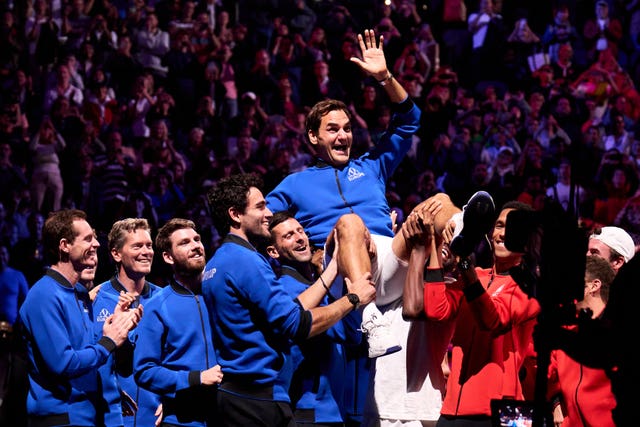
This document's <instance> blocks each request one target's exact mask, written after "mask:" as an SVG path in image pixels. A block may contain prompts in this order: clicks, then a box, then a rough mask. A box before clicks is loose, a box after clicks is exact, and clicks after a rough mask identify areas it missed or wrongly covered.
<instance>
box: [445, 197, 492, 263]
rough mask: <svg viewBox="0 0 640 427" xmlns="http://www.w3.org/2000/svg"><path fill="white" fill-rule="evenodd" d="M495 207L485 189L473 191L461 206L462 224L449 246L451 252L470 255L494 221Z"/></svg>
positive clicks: (463, 255)
mask: <svg viewBox="0 0 640 427" xmlns="http://www.w3.org/2000/svg"><path fill="white" fill-rule="evenodd" d="M495 210H496V207H495V205H494V203H493V199H492V198H491V195H489V193H487V192H486V191H478V192H477V193H475V194H474V195H473V196H471V198H470V199H469V201H468V202H467V204H466V205H465V206H464V207H463V208H462V222H463V226H462V229H461V230H460V232H459V233H458V231H457V230H456V233H455V234H456V235H455V236H454V238H453V240H451V244H450V245H449V247H450V248H451V252H453V253H454V254H456V255H458V256H459V257H462V258H465V257H468V256H469V255H471V253H472V252H473V250H474V249H475V248H476V246H478V244H479V243H480V241H481V240H482V238H483V237H484V236H485V235H486V234H487V233H489V231H491V228H492V227H493V225H494V222H495Z"/></svg>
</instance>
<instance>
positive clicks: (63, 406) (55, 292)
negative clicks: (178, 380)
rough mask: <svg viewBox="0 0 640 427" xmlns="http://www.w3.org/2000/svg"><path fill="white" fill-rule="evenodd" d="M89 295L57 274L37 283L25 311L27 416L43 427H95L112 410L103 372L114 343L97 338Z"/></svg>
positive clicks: (22, 317)
mask: <svg viewBox="0 0 640 427" xmlns="http://www.w3.org/2000/svg"><path fill="white" fill-rule="evenodd" d="M91 314H92V307H91V301H90V300H89V294H88V292H87V290H86V289H85V288H84V287H83V286H81V285H72V284H71V283H69V281H68V280H67V279H65V278H64V277H63V276H62V275H61V274H60V273H58V272H57V271H55V270H53V269H49V270H47V272H46V274H45V275H44V276H43V277H42V278H41V279H40V280H38V281H37V282H36V283H35V284H34V285H33V287H32V288H31V290H30V291H29V292H28V294H27V298H26V299H25V302H24V304H23V305H22V307H21V308H20V320H19V321H20V323H21V326H22V333H23V338H24V340H25V344H26V349H27V353H28V358H29V394H28V396H27V413H28V416H29V418H30V419H31V420H32V421H35V422H39V423H42V425H49V426H59V425H69V424H71V425H74V426H92V427H93V426H96V425H99V424H100V423H101V421H102V420H101V417H102V414H103V413H104V412H105V411H106V409H107V404H106V402H105V401H104V399H103V396H102V390H101V388H100V385H99V381H98V368H99V367H100V366H102V365H104V364H105V363H107V360H108V358H109V355H110V354H111V352H113V351H114V350H115V348H116V346H115V343H114V342H113V341H112V340H111V339H109V338H107V337H101V338H100V339H99V340H97V342H96V339H95V336H94V329H93V322H92V316H91Z"/></svg>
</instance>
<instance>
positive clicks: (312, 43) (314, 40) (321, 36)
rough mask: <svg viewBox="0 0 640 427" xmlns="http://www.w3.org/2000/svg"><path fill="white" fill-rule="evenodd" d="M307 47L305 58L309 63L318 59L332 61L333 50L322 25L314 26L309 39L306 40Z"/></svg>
mask: <svg viewBox="0 0 640 427" xmlns="http://www.w3.org/2000/svg"><path fill="white" fill-rule="evenodd" d="M305 49H306V54H305V58H306V61H307V63H308V65H310V64H313V63H315V62H316V61H325V62H327V63H329V62H330V61H331V52H330V51H329V45H328V43H327V36H326V33H325V31H324V29H323V28H321V27H318V26H316V27H313V29H312V30H311V33H310V35H309V39H308V40H307V41H306V46H305Z"/></svg>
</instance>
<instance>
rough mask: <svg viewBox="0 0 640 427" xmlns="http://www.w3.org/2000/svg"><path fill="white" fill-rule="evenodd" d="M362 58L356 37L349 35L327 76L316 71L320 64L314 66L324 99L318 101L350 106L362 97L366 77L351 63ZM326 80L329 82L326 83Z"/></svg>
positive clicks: (330, 64)
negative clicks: (334, 100) (338, 100)
mask: <svg viewBox="0 0 640 427" xmlns="http://www.w3.org/2000/svg"><path fill="white" fill-rule="evenodd" d="M385 42H386V39H385ZM386 54H387V48H386V47H385V55H386ZM360 56H361V53H360V49H359V47H358V42H357V40H356V38H355V36H354V35H351V34H348V35H345V36H344V37H343V39H342V43H341V44H340V49H339V50H338V51H337V52H334V54H333V55H332V57H331V60H330V61H329V69H328V70H327V71H328V74H327V75H326V76H325V75H324V71H323V70H322V71H319V70H317V69H316V67H317V66H318V63H315V64H314V69H313V73H314V74H315V76H316V81H317V82H318V84H319V85H320V93H321V94H322V96H323V97H324V98H323V97H320V98H318V99H317V100H320V99H326V98H337V99H343V100H344V101H345V103H347V104H350V103H352V102H354V101H355V100H356V99H358V98H359V97H360V96H361V94H362V89H361V88H362V81H363V79H364V75H363V74H362V71H361V70H360V68H358V66H357V65H356V64H355V63H354V62H353V61H351V58H353V57H356V58H359V57H360ZM393 64H394V62H390V64H389V65H391V66H392V65H393ZM318 73H320V74H318ZM325 78H328V79H329V80H328V81H326V80H325ZM323 81H325V82H326V84H327V86H328V87H326V88H325V87H324V84H323V83H322V82H323ZM304 90H305V92H306V91H307V90H308V88H307V87H306V86H304ZM314 90H315V86H314ZM325 91H326V92H325ZM340 92H342V93H340Z"/></svg>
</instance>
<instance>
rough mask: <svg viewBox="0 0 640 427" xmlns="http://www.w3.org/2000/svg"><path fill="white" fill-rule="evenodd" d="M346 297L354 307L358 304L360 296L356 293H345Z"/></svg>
mask: <svg viewBox="0 0 640 427" xmlns="http://www.w3.org/2000/svg"><path fill="white" fill-rule="evenodd" d="M347 299H348V300H349V302H350V303H351V304H353V308H354V309H356V308H358V307H359V306H360V297H359V296H358V295H356V294H347Z"/></svg>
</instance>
